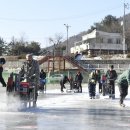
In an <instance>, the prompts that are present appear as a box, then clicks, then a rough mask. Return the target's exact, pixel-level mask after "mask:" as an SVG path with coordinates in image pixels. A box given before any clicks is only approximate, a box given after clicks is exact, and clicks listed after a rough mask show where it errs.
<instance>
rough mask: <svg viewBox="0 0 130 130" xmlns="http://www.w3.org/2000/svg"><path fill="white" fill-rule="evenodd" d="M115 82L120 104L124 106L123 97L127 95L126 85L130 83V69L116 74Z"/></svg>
mask: <svg viewBox="0 0 130 130" xmlns="http://www.w3.org/2000/svg"><path fill="white" fill-rule="evenodd" d="M117 83H118V86H119V92H120V101H119V103H120V106H123V107H125V104H124V99H125V97H126V96H127V95H128V86H129V84H130V70H126V71H124V72H123V73H122V74H120V75H119V76H118V79H117Z"/></svg>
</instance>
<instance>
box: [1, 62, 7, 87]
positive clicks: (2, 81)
mask: <svg viewBox="0 0 130 130" xmlns="http://www.w3.org/2000/svg"><path fill="white" fill-rule="evenodd" d="M2 73H3V64H1V63H0V82H1V84H2V86H3V87H6V83H5V80H4V78H3V76H2Z"/></svg>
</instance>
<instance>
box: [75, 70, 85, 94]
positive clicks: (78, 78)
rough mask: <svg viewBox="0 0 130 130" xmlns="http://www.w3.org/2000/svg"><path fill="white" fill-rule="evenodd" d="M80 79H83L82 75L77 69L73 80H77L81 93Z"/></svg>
mask: <svg viewBox="0 0 130 130" xmlns="http://www.w3.org/2000/svg"><path fill="white" fill-rule="evenodd" d="M82 80H83V76H82V74H81V72H80V71H78V72H77V74H76V76H75V82H77V84H78V86H79V89H80V92H81V93H82Z"/></svg>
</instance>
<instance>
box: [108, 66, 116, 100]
mask: <svg viewBox="0 0 130 130" xmlns="http://www.w3.org/2000/svg"><path fill="white" fill-rule="evenodd" d="M106 78H107V80H108V81H109V82H108V84H109V86H111V92H109V93H110V94H111V95H110V96H109V98H112V99H114V98H115V80H116V79H117V73H116V70H114V66H113V65H111V67H110V69H109V70H108V71H107V73H106Z"/></svg>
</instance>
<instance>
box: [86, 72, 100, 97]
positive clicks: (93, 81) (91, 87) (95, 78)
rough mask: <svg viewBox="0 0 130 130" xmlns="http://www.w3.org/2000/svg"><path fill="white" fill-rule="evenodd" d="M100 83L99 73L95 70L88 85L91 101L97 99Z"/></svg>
mask: <svg viewBox="0 0 130 130" xmlns="http://www.w3.org/2000/svg"><path fill="white" fill-rule="evenodd" d="M97 81H98V74H97V71H96V70H94V71H92V72H91V73H90V75H89V83H88V90H89V97H90V99H92V98H93V99H95V93H96V92H95V89H96V83H97Z"/></svg>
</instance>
